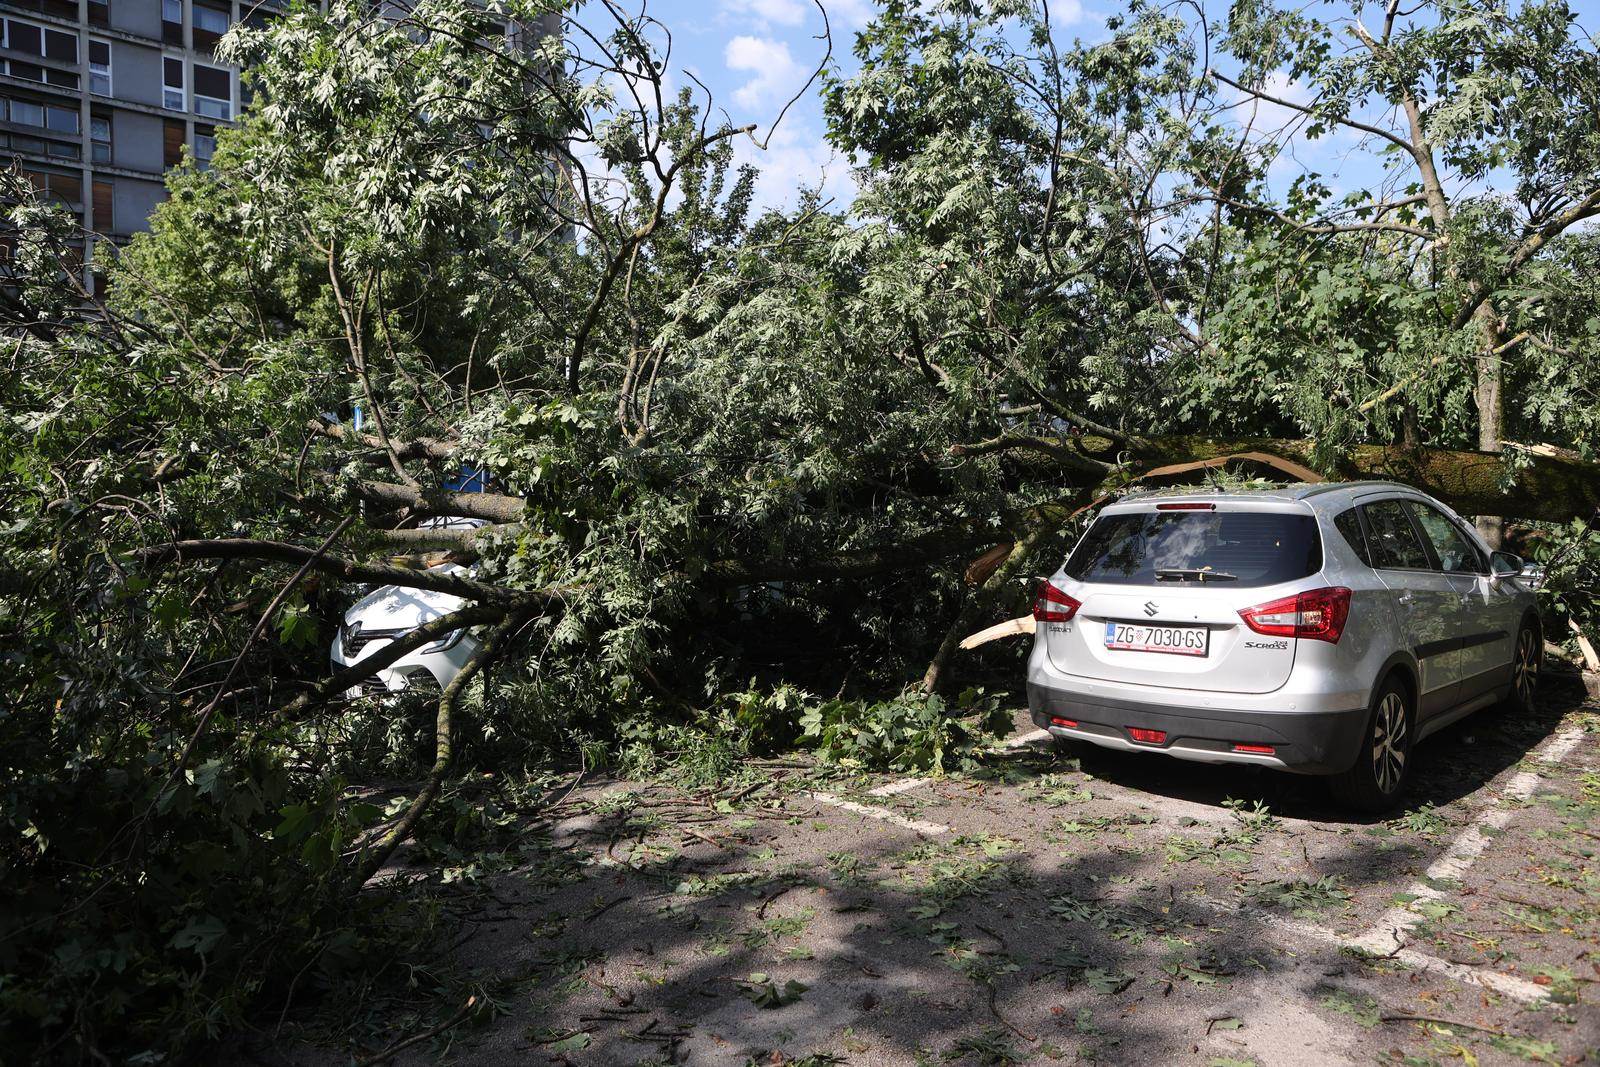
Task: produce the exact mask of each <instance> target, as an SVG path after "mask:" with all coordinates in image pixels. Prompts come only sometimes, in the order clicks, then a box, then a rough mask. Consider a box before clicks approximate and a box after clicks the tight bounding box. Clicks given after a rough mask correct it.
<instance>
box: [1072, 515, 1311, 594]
mask: <svg viewBox="0 0 1600 1067" xmlns="http://www.w3.org/2000/svg"><path fill="white" fill-rule="evenodd" d="M1321 569H1322V540H1321V538H1320V537H1319V536H1318V535H1317V520H1316V519H1315V518H1313V517H1312V516H1310V515H1293V514H1285V513H1282V512H1271V511H1139V512H1130V513H1128V514H1123V515H1103V516H1101V517H1100V519H1099V520H1098V521H1096V522H1095V524H1094V525H1093V526H1091V527H1090V528H1089V532H1088V533H1086V534H1084V537H1083V540H1082V541H1081V542H1079V544H1078V547H1077V548H1076V549H1074V550H1073V553H1072V558H1070V559H1068V560H1067V566H1066V572H1067V574H1069V575H1070V576H1072V577H1073V578H1076V579H1078V581H1080V582H1103V583H1105V584H1107V585H1180V584H1186V583H1193V582H1198V581H1206V582H1211V581H1216V582H1218V583H1219V584H1227V585H1229V586H1252V585H1276V584H1277V583H1279V582H1290V581H1294V580H1295V579H1297V578H1304V577H1306V576H1307V575H1309V574H1315V573H1316V572H1317V571H1319V570H1321Z"/></svg>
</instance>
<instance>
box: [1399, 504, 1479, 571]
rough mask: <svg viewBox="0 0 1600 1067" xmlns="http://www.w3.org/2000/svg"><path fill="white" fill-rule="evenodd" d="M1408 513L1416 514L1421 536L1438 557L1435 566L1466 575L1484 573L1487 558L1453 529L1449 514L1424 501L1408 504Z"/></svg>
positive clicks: (1453, 525)
mask: <svg viewBox="0 0 1600 1067" xmlns="http://www.w3.org/2000/svg"><path fill="white" fill-rule="evenodd" d="M1411 513H1412V514H1413V515H1415V516H1416V517H1417V525H1418V526H1421V527H1422V533H1423V536H1425V537H1426V538H1427V539H1428V540H1429V541H1430V542H1432V544H1433V554H1434V555H1435V556H1436V557H1438V560H1439V569H1440V570H1443V571H1447V572H1452V573H1454V572H1457V571H1459V572H1464V573H1467V574H1486V573H1488V570H1489V568H1488V566H1487V561H1485V560H1484V558H1483V557H1482V556H1480V555H1479V554H1478V549H1477V548H1476V546H1474V545H1473V543H1472V542H1471V541H1469V540H1467V537H1466V535H1465V534H1463V533H1462V532H1461V531H1460V530H1459V529H1457V528H1456V524H1455V523H1453V522H1451V521H1450V517H1449V516H1448V515H1446V514H1445V513H1444V512H1442V511H1440V510H1439V509H1438V508H1434V507H1429V506H1428V505H1427V504H1419V503H1417V502H1416V501H1412V503H1411Z"/></svg>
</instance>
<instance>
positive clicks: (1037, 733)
mask: <svg viewBox="0 0 1600 1067" xmlns="http://www.w3.org/2000/svg"><path fill="white" fill-rule="evenodd" d="M1049 736H1050V731H1049V730H1031V731H1029V732H1028V733H1025V734H1018V735H1017V736H1016V737H1008V738H1006V739H1005V740H1004V741H1002V742H1000V743H999V744H998V745H996V746H994V751H996V752H1003V751H1005V750H1006V749H1008V748H1021V747H1022V746H1023V745H1031V744H1033V743H1034V742H1035V741H1043V740H1044V739H1045V738H1047V737H1049Z"/></svg>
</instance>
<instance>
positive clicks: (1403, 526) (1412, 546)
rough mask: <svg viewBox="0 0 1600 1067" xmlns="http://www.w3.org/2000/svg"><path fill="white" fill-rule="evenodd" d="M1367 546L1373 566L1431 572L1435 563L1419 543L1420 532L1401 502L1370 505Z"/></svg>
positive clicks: (1386, 501) (1382, 501) (1385, 501)
mask: <svg viewBox="0 0 1600 1067" xmlns="http://www.w3.org/2000/svg"><path fill="white" fill-rule="evenodd" d="M1362 510H1363V511H1365V513H1366V516H1367V537H1368V540H1367V544H1368V546H1369V548H1370V551H1371V552H1372V565H1373V566H1374V567H1388V568H1392V569H1406V568H1409V569H1413V570H1431V569H1432V568H1433V563H1432V561H1430V560H1429V559H1428V552H1427V550H1426V549H1424V548H1423V547H1422V542H1421V541H1419V540H1417V531H1416V529H1415V528H1414V527H1413V526H1412V525H1411V520H1410V518H1408V517H1407V516H1406V510H1405V507H1404V506H1403V505H1402V504H1401V503H1400V501H1398V500H1380V501H1378V502H1377V503H1376V504H1368V505H1367V506H1366V507H1365V508H1364V509H1362Z"/></svg>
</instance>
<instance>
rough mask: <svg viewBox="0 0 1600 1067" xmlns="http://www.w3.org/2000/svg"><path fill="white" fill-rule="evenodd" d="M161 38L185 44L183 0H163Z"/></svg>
mask: <svg viewBox="0 0 1600 1067" xmlns="http://www.w3.org/2000/svg"><path fill="white" fill-rule="evenodd" d="M161 39H162V40H163V41H165V42H167V43H168V44H175V45H180V46H181V45H182V44H183V0H161Z"/></svg>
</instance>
